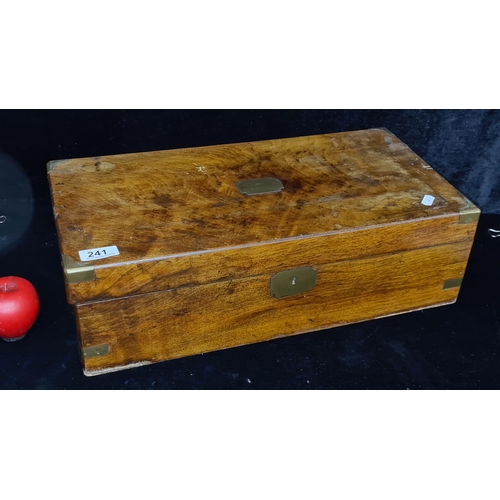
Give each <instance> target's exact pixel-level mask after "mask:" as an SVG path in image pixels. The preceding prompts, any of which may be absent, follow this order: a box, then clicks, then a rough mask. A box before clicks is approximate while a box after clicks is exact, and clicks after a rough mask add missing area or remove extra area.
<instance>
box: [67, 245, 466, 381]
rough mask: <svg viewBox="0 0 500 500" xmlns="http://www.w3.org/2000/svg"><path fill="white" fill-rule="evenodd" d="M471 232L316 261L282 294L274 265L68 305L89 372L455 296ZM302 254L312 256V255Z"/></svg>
mask: <svg viewBox="0 0 500 500" xmlns="http://www.w3.org/2000/svg"><path fill="white" fill-rule="evenodd" d="M470 248H471V244H470V242H469V241H461V242H458V243H450V244H444V245H439V246H434V247H429V248H420V249H415V250H411V251H407V252H397V253H392V254H387V255H381V256H374V257H367V258H363V259H354V260H348V261H343V262H337V263H332V264H324V265H318V266H316V267H317V270H318V275H317V282H316V285H315V286H314V287H313V288H312V289H311V290H310V291H309V292H303V293H300V294H297V295H291V296H288V297H284V298H275V297H273V296H272V295H271V293H270V280H271V278H272V276H273V275H274V274H273V273H270V274H267V275H261V276H255V277H249V278H241V279H234V280H231V281H225V282H218V283H211V284H207V285H200V286H192V287H185V288H180V289H177V290H170V291H164V292H155V293H151V294H145V295H141V296H135V297H129V298H124V299H114V300H109V301H102V302H95V303H88V304H83V305H79V306H76V308H75V310H76V313H77V317H78V328H79V334H80V339H81V344H82V350H83V352H84V353H86V357H85V358H84V368H85V373H86V374H88V375H92V374H99V373H105V372H107V371H113V370H117V369H124V368H128V367H132V366H138V364H147V363H155V362H159V361H163V360H168V359H173V358H179V357H183V356H189V355H194V354H198V353H204V352H209V351H214V350H218V349H224V348H229V347H235V346H239V345H244V344H250V343H255V342H261V341H265V340H270V339H273V338H278V337H282V336H287V335H293V334H298V333H304V332H308V331H313V330H319V329H325V328H328V327H332V326H339V325H343V324H346V323H353V322H359V321H363V320H368V319H372V318H377V317H382V316H387V315H392V314H397V313H403V312H408V311H413V310H418V309H421V308H426V307H432V306H436V305H441V304H448V303H451V302H454V301H455V300H456V298H457V295H458V292H459V286H460V281H461V280H460V278H462V277H463V274H464V272H465V268H466V263H467V259H468V256H469V252H470ZM310 264H312V265H314V263H311V262H310Z"/></svg>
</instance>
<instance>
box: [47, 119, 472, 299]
mask: <svg viewBox="0 0 500 500" xmlns="http://www.w3.org/2000/svg"><path fill="white" fill-rule="evenodd" d="M48 175H49V181H50V185H51V192H52V199H53V205H54V216H55V219H56V225H57V230H58V235H59V241H60V249H61V253H62V254H65V255H67V256H69V257H70V258H71V259H73V260H74V261H77V262H78V261H79V260H80V259H79V255H78V252H79V250H85V249H89V248H98V247H102V246H109V245H116V246H117V247H118V249H119V251H120V254H119V255H118V256H115V257H110V258H108V259H104V260H97V261H94V262H92V265H93V266H94V267H95V274H96V279H95V281H93V282H90V283H75V284H70V285H67V290H68V299H69V301H70V302H71V303H79V302H85V301H91V300H96V299H100V298H111V297H119V296H123V295H129V294H137V293H145V292H150V291H155V290H163V289H166V288H170V287H176V286H183V285H187V284H194V283H208V282H211V281H215V280H218V279H228V278H229V277H230V276H231V273H232V272H236V273H237V274H236V275H235V276H243V275H244V274H245V273H247V272H251V273H252V274H259V273H261V272H267V271H269V270H271V269H280V268H281V267H280V262H278V261H280V257H279V255H278V254H283V252H287V250H286V247H287V245H289V244H291V245H292V246H293V245H294V244H295V245H302V243H301V241H302V240H303V239H305V238H313V239H312V240H310V241H309V242H306V243H304V244H305V245H306V246H307V248H308V250H307V251H305V248H306V246H303V247H302V250H301V252H302V253H304V252H306V254H307V253H308V252H309V251H313V250H312V249H313V247H314V248H316V247H318V246H319V247H320V248H318V252H319V253H321V254H323V255H324V256H326V254H325V248H326V247H325V245H334V246H335V249H334V251H335V252H336V255H335V256H334V257H333V256H332V260H335V259H338V258H339V254H342V252H344V248H345V252H346V255H349V257H347V258H352V257H355V256H356V248H359V255H364V254H365V253H364V252H366V251H368V252H369V249H366V243H367V242H366V238H365V239H364V237H363V234H361V233H359V241H358V240H356V243H355V244H351V245H349V243H348V240H349V238H350V232H351V231H353V230H359V229H363V228H370V227H375V226H382V227H384V228H385V226H388V225H393V224H395V225H398V228H400V229H399V230H401V231H403V232H404V231H405V230H404V229H401V228H403V223H404V224H407V223H409V222H412V221H415V222H419V221H422V220H425V219H429V218H435V219H436V221H437V222H436V224H437V226H440V227H442V226H443V225H445V226H446V227H448V224H449V223H450V221H451V220H452V219H451V218H450V217H454V221H455V222H456V221H457V220H458V213H459V211H460V210H461V209H463V208H464V207H465V206H467V200H466V199H465V198H464V197H463V196H462V195H461V194H460V193H458V192H457V191H456V190H455V189H454V188H453V187H452V186H451V185H450V184H449V183H447V182H446V181H445V180H444V179H442V178H441V177H440V176H439V175H438V174H437V173H436V172H435V171H434V170H433V169H432V168H431V167H430V166H429V165H427V163H426V162H425V161H423V160H422V159H421V158H419V157H418V156H417V155H416V154H415V153H414V152H413V151H411V149H410V148H408V147H407V146H406V145H405V144H403V143H402V142H401V141H400V140H399V139H397V138H396V137H395V136H394V135H393V134H391V133H390V132H387V131H385V130H380V129H372V130H365V131H358V132H347V133H340V134H325V135H319V136H308V137H298V138H291V139H279V140H269V141H261V142H252V143H241V144H232V145H220V146H207V147H201V148H187V149H182V150H170V151H157V152H148V153H135V154H126V155H114V156H103V157H95V158H83V159H71V160H63V161H59V162H55V163H54V164H53V165H52V169H51V171H50V172H49V174H48ZM262 177H274V178H278V179H280V181H281V182H282V183H283V185H284V189H283V190H282V191H281V192H279V193H271V194H266V195H258V196H247V195H245V194H242V193H241V192H240V191H239V190H238V189H237V188H236V183H237V182H238V181H241V180H244V179H254V178H262ZM426 194H429V195H432V196H433V197H434V198H435V200H434V203H433V204H432V206H425V205H423V204H422V203H421V201H422V198H423V196H424V195H426ZM447 216H448V218H447ZM443 217H444V219H442V218H443ZM439 221H440V222H439ZM422 224H423V225H422V226H419V227H420V229H419V231H420V233H418V234H420V235H421V236H422V233H427V235H428V236H429V241H431V242H434V243H439V234H438V231H439V230H438V229H433V227H432V224H430V225H427V226H426V225H425V223H422ZM437 226H436V227H437ZM415 227H417V226H415ZM454 227H455V226H454ZM384 230H385V229H384ZM453 231H454V230H449V231H447V234H446V235H443V239H442V240H441V241H447V240H446V238H447V237H452V238H454V240H457V239H460V238H461V237H462V236H463V234H459V235H457V236H452V235H451V233H453ZM387 232H388V233H390V232H391V230H390V229H387ZM459 232H460V229H459ZM344 233H349V234H348V235H347V236H345V237H344V238H342V237H339V238H338V239H337V240H329V241H328V243H322V242H320V240H319V239H318V238H323V237H326V236H332V237H333V236H336V237H337V236H340V235H342V234H344ZM462 233H463V231H462ZM406 235H407V236H404V235H403V237H402V238H403V241H408V240H405V238H406V237H407V238H410V239H411V238H412V236H411V231H409V232H408V231H407V232H406ZM388 237H389V236H388ZM356 238H357V237H356ZM292 239H293V240H296V242H295V243H294V242H292V241H291V240H292ZM396 240H397V236H396V235H395V233H394V232H393V234H392V239H391V241H393V242H394V243H395V245H396V246H395V248H394V249H393V250H392V249H390V248H389V246H387V251H397V248H398V245H399V243H398V242H397V241H396ZM413 240H414V242H415V244H417V245H418V244H419V243H418V242H417V240H418V237H417V238H413ZM383 241H384V237H383V238H382V240H381V244H383ZM448 241H450V240H448ZM422 242H423V243H421V244H427V243H426V242H425V239H424V238H423V239H422ZM270 243H271V244H270ZM264 244H266V246H265V247H264V246H262V245H264ZM267 244H270V245H267ZM256 246H260V248H258V249H255V248H253V247H256ZM322 246H323V248H321V247H322ZM410 247H411V246H408V248H410ZM221 250H224V252H222V253H221ZM292 253H293V254H295V255H296V254H297V252H294V251H292ZM216 254H217V255H216ZM285 260H286V259H285ZM299 260H300V259H299ZM305 260H307V258H305ZM281 261H283V266H286V265H287V263H286V262H285V261H284V259H281ZM297 262H298V261H297ZM323 262H325V260H321V259H320V260H319V261H318V263H323ZM293 265H295V264H293ZM235 268H236V269H235ZM238 272H239V273H240V274H238Z"/></svg>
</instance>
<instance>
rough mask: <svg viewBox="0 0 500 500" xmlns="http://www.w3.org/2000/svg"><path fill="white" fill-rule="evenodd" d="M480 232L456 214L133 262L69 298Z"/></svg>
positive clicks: (120, 293) (104, 270)
mask: <svg viewBox="0 0 500 500" xmlns="http://www.w3.org/2000/svg"><path fill="white" fill-rule="evenodd" d="M290 223H293V222H290ZM475 230H476V223H467V224H462V223H460V221H459V215H458V214H455V215H451V216H443V217H434V218H429V219H423V220H419V221H409V222H407V223H401V224H390V225H386V226H380V227H377V228H369V229H362V230H357V231H338V232H335V233H332V234H327V235H321V236H315V237H310V238H294V239H291V240H288V241H281V242H279V241H277V242H274V243H268V244H265V245H253V246H249V247H242V248H228V249H221V250H220V251H218V252H208V253H194V254H191V255H183V256H179V257H177V258H171V259H164V260H151V261H144V262H139V263H133V264H131V265H128V266H127V265H124V266H109V267H97V268H95V269H94V271H93V272H94V274H93V277H91V279H89V280H84V281H82V282H80V283H71V284H67V294H68V300H69V302H70V303H72V304H77V303H83V302H87V301H89V300H91V299H92V298H94V299H97V298H99V299H112V298H119V297H125V296H130V295H136V294H143V293H150V292H154V291H160V290H168V289H173V288H179V287H183V286H194V285H199V284H204V283H211V282H216V281H225V280H230V279H240V278H244V277H250V276H256V275H259V274H266V273H276V272H279V271H283V270H285V269H289V268H294V267H301V266H307V265H310V264H311V263H314V264H315V265H323V264H328V263H330V262H341V261H344V260H351V259H359V258H364V257H373V256H376V255H384V254H389V253H394V252H402V251H408V250H411V249H417V248H425V247H431V246H435V245H441V244H444V243H454V242H460V241H468V242H469V243H472V240H473V238H474V234H475ZM78 270H82V272H83V271H84V269H83V268H78Z"/></svg>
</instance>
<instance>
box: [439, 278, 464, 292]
mask: <svg viewBox="0 0 500 500" xmlns="http://www.w3.org/2000/svg"><path fill="white" fill-rule="evenodd" d="M463 280H464V279H463V278H452V279H451V280H446V281H445V282H444V283H443V290H447V289H448V288H455V287H457V286H460V285H461V284H462V281H463Z"/></svg>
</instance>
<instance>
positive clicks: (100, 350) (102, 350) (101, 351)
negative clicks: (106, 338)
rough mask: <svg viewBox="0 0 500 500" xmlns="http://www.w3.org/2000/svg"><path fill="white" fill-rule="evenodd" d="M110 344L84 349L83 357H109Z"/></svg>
mask: <svg viewBox="0 0 500 500" xmlns="http://www.w3.org/2000/svg"><path fill="white" fill-rule="evenodd" d="M109 351H110V348H109V344H101V345H93V346H91V347H82V357H83V358H84V359H87V358H97V357H98V356H107V355H108V354H109Z"/></svg>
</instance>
